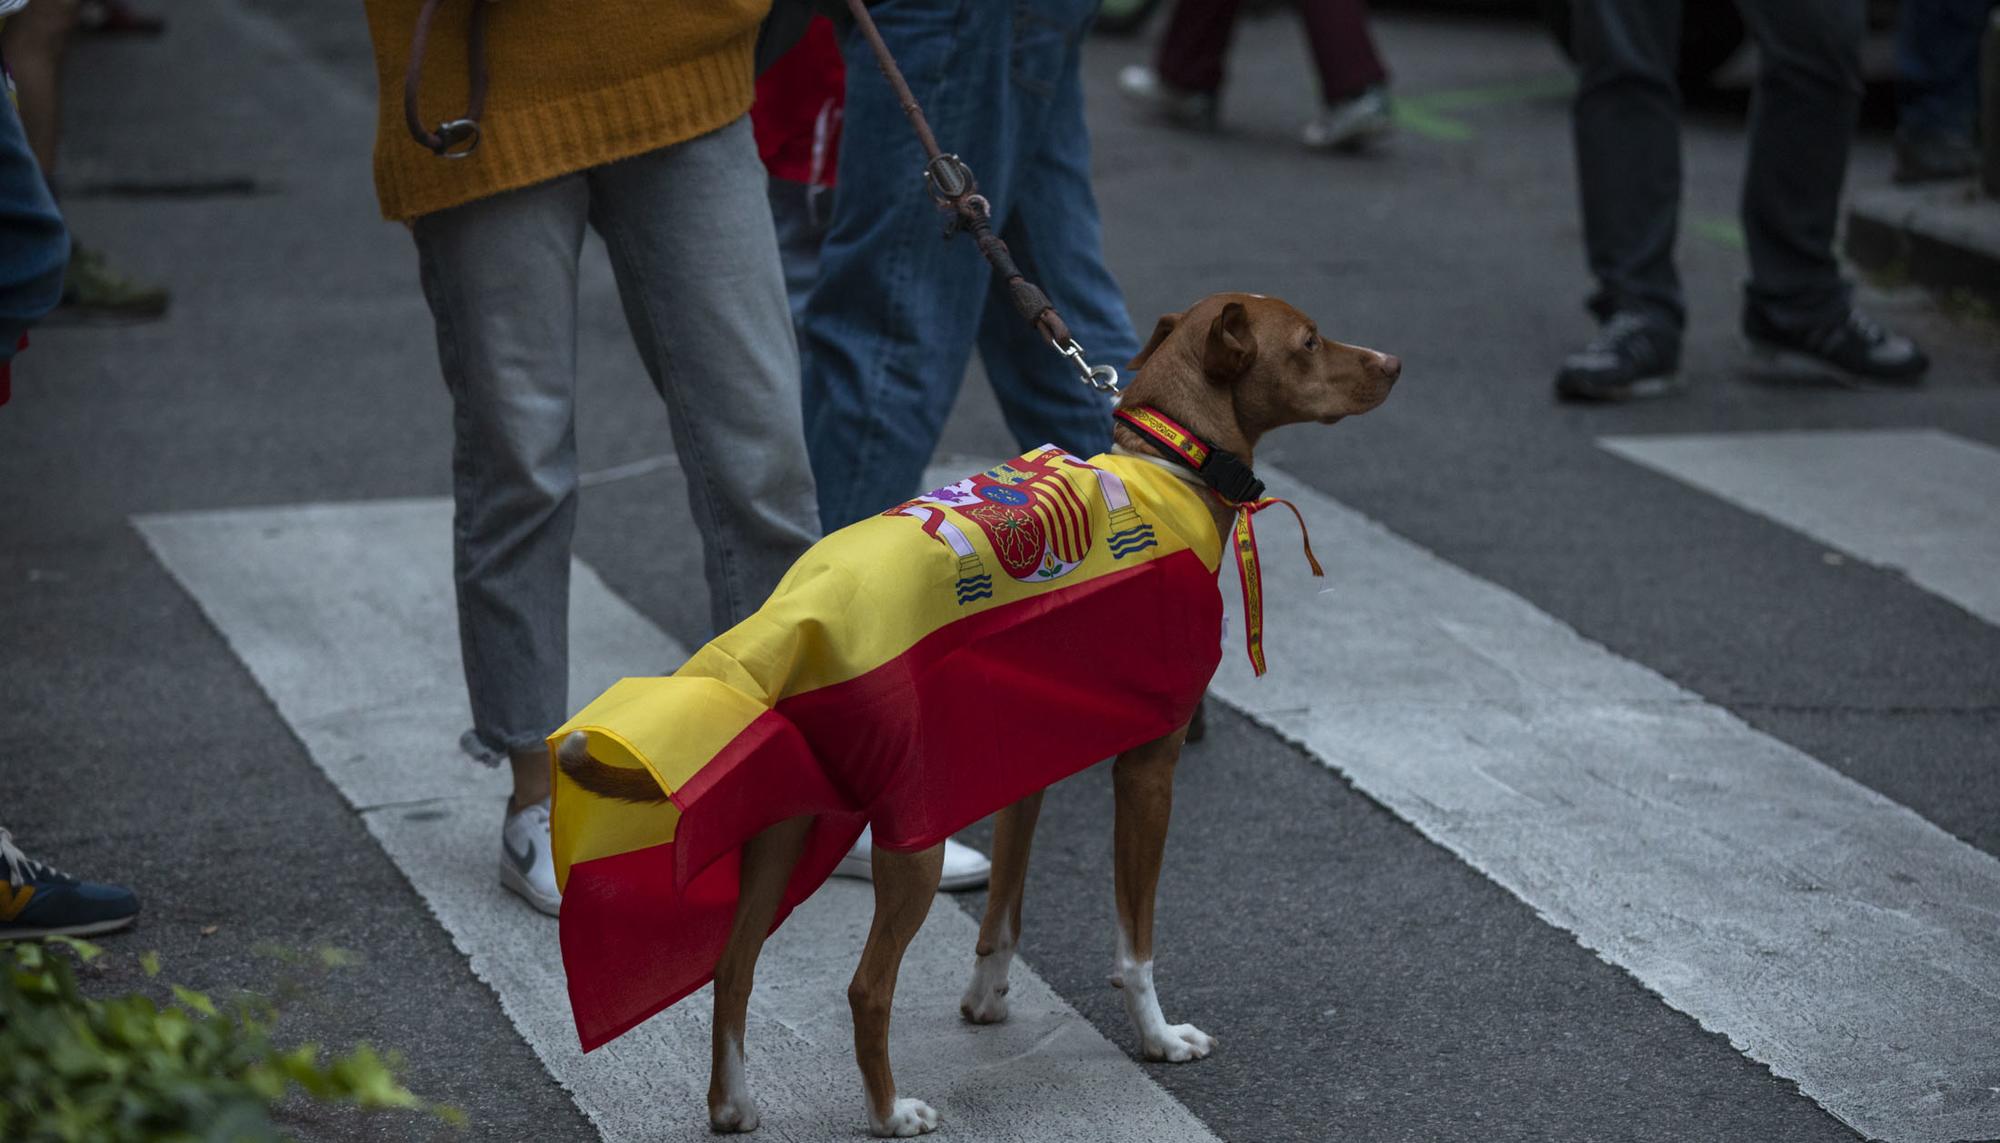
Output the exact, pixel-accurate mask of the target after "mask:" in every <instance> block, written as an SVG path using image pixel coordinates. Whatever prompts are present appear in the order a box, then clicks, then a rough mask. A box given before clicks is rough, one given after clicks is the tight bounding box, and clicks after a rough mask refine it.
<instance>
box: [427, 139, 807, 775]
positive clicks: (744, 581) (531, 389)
mask: <svg viewBox="0 0 2000 1143" xmlns="http://www.w3.org/2000/svg"><path fill="white" fill-rule="evenodd" d="M764 184H765V176H764V168H763V165H762V164H761V163H760V162H759V161H758V159H757V151H756V147H755V145H754V143H753V142H752V140H751V136H750V124H749V121H748V120H747V119H742V120H738V121H737V122H736V123H734V124H733V125H731V126H729V127H726V128H724V129H722V130H720V131H717V132H715V133H713V134H710V135H705V136H703V137H701V138H698V139H693V140H690V141H688V142H685V143H680V144H677V145H675V146H672V147H666V148H663V149H661V150H658V151H653V152H651V153H649V154H645V155H640V156H638V157H635V158H631V159H626V160H623V161H620V162H617V163H611V164H608V165H606V166H602V167H597V168H594V169H592V170H588V171H583V172H580V173H578V174H573V175H568V176H565V177H563V178H559V179H556V180H554V181H551V182H546V183H541V184H538V185H536V186H532V187H527V188H524V189H522V190H516V191H510V192H507V193H505V194H499V195H495V196H493V197H491V198H487V199H481V200H479V201H477V202H473V203H468V204H466V205H464V206H459V207H454V208H452V209H450V210H444V211H439V212H437V213H435V214H429V215H425V216H424V217H422V218H420V219H418V220H417V222H416V225H415V228H414V229H415V233H416V241H417V254H418V262H419V265H420V267H421V271H422V275H423V288H424V296H425V298H426V299H427V300H428V301H429V302H430V307H431V314H432V316H433V317H434V318H435V319H436V323H437V336H438V358H439V361H440V363H441V364H442V365H443V368H444V379H445V384H446V385H447V386H448V387H449V388H450V390H451V396H452V408H453V439H452V494H453V498H454V501H455V502H456V506H457V511H456V513H455V518H454V524H453V535H452V539H453V546H452V550H453V563H454V572H455V576H456V582H457V587H458V627H459V640H460V644H461V649H462V652H463V656H464V662H465V681H466V687H467V689H468V690H469V691H470V694H471V698H472V717H473V733H472V739H473V742H469V743H468V745H469V746H470V745H474V744H476V745H477V746H480V747H484V748H485V749H486V750H487V751H492V752H496V753H497V752H503V751H508V750H519V749H525V748H529V747H532V746H534V745H536V744H538V743H540V742H541V740H542V738H543V737H544V736H545V735H547V734H549V733H550V732H552V731H554V730H555V728H556V727H557V726H560V725H561V724H562V722H563V721H564V720H565V719H566V718H567V717H568V716H569V713H570V712H569V696H568V685H569V682H568V679H569V567H570V540H571V536H572V535H573V533H574V531H575V525H576V505H577V459H576V417H575V400H576V339H577V259H578V257H579V255H580V253H581V251H582V248H583V230H584V226H585V224H586V223H587V224H588V225H590V226H592V227H594V228H595V229H596V230H597V232H598V233H599V234H600V235H602V236H603V238H604V242H605V245H606V247H607V248H608V249H609V251H610V254H611V263H612V267H613V270H614V272H615V273H616V275H617V280H618V293H619V297H620V299H621V300H622V301H623V302H624V306H625V319H626V322H627V324H628V325H629V326H630V327H631V330H632V336H633V338H634V340H635V341H637V343H638V348H639V356H640V357H641V358H642V359H643V360H644V362H645V365H646V370H647V372H648V373H650V374H651V376H652V379H653V384H654V385H655V387H657V388H658V390H659V392H660V396H661V397H662V398H663V399H664V400H665V401H666V403H667V408H668V412H669V413H670V415H671V420H672V425H673V437H674V450H675V452H676V454H677V455H678V456H679V457H680V460H681V465H682V468H683V469H684V471H685V472H686V474H687V486H688V503H689V506H690V507H691V508H692V509H693V510H694V519H695V523H696V525H697V526H698V527H699V528H700V530H701V535H702V548H703V570H704V572H705V573H706V576H707V580H708V592H709V604H710V608H709V609H710V615H711V618H712V620H713V622H714V624H715V626H716V628H717V629H718V630H720V629H722V628H726V627H728V626H731V625H733V624H734V623H735V622H736V621H737V620H739V619H741V618H743V617H744V616H745V615H747V614H749V613H750V612H751V611H753V610H755V609H756V608H757V606H758V605H759V604H761V603H762V602H763V601H764V598H765V596H767V595H769V594H770V591H771V589H772V588H773V587H774V586H776V584H777V582H778V579H779V577H780V576H782V575H783V574H784V573H785V570H786V569H787V568H789V567H790V566H791V564H792V561H793V560H795V559H796V558H797V557H798V555H799V553H800V552H802V551H804V550H805V548H806V547H807V545H809V544H811V543H812V541H813V540H814V539H815V538H816V537H817V536H818V534H819V509H818V500H817V497H816V495H815V493H814V489H813V479H812V469H811V466H810V465H809V464H808V462H807V458H806V449H805V435H804V426H803V425H802V423H801V418H800V404H799V362H798V350H797V346H796V343H795V342H794V340H793V335H792V324H791V315H790V313H789V312H788V310H787V308H786V304H785V284H784V279H783V276H782V273H781V271H780V270H779V267H778V246H777V239H776V236H775V234H774V232H773V230H772V225H771V212H770V208H769V206H768V205H767V203H766V201H765V195H764ZM673 666H675V664H671V663H634V664H632V670H633V671H634V672H635V673H636V672H643V671H664V670H670V669H672V667H673Z"/></svg>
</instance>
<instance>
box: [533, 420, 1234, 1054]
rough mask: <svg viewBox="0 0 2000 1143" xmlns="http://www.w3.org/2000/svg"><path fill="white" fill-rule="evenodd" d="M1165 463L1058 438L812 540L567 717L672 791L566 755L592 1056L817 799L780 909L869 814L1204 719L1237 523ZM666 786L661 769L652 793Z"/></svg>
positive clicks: (564, 840)
mask: <svg viewBox="0 0 2000 1143" xmlns="http://www.w3.org/2000/svg"><path fill="white" fill-rule="evenodd" d="M1202 495H1203V494H1202V493H1201V492H1200V491H1199V490H1197V489H1195V488H1193V487H1191V486H1190V485H1189V484H1188V483H1187V482H1185V481H1184V480H1182V479H1180V478H1178V477H1177V476H1175V475H1174V474H1173V473H1171V472H1168V471H1166V470H1165V469H1163V468H1162V467H1160V466H1159V465H1156V464H1153V463H1150V462H1148V461H1145V460H1139V459H1133V458H1128V457H1123V456H1114V455H1103V456H1098V457H1095V458H1093V459H1092V460H1090V461H1088V462H1084V461H1081V460H1078V459H1077V458H1075V457H1073V456H1070V455H1069V454H1067V453H1065V452H1063V451H1062V450H1060V449H1057V448H1055V447H1053V446H1044V447H1042V448H1040V449H1037V450H1034V451H1033V452H1030V453H1028V454H1027V455H1025V456H1022V457H1019V458H1017V459H1015V460H1012V461H1009V462H1007V463H1006V464H1002V465H1000V466H998V467H996V468H993V469H990V470H988V471H986V472H984V473H981V474H979V475H976V476H971V477H968V478H966V479H964V480H961V481H959V482H958V483H956V484H952V485H948V486H946V487H944V488H940V489H937V490H936V491H933V492H930V493H928V494H926V495H923V496H919V497H917V498H916V499H914V500H911V501H909V502H908V503H906V504H902V505H899V506H897V507H896V508H893V509H891V510H889V511H888V512H885V513H883V514H882V515H880V516H876V517H872V518H870V519H867V520H863V521H861V522H860V523H857V524H855V525H853V526H851V527H848V528H844V529H842V530H840V531H838V532H835V533H833V534H831V535H829V536H827V537H826V538H825V539H823V540H821V541H820V542H819V543H817V544H815V545H814V546H813V547H812V548H811V549H810V550H808V551H807V552H806V553H805V555H804V556H802V557H801V558H800V559H799V562H798V563H797V564H795V565H793V567H792V569H791V571H790V572H788V573H787V574H786V576H785V578H784V579H783V580H782V581H781V582H780V583H779V584H778V587H777V590H776V591H775V592H773V593H772V595H771V598H770V599H769V600H768V601H767V602H766V603H765V604H764V606H763V607H762V608H761V609H759V610H758V611H757V612H756V613H755V614H753V615H751V616H750V617H749V618H747V619H745V620H744V621H743V622H741V623H739V624H737V625H736V626H735V627H733V628H731V629H730V630H729V631H727V632H725V633H723V634H722V635H720V636H718V637H717V638H716V639H715V640H714V641H713V642H711V643H709V644H708V645H707V646H705V647H703V648H701V650H699V651H697V652H696V653H695V654H694V656H693V657H692V658H690V659H689V660H688V662H687V664H686V665H685V666H683V667H681V669H680V670H679V671H677V672H675V673H674V674H673V675H672V676H669V677H666V678H632V679H625V680H623V681H621V682H619V683H618V684H616V685H615V686H613V687H612V688H611V689H610V690H608V691H606V692H605V693H604V694H603V695H601V696H599V697H598V698H597V699H596V701H594V702H592V703H591V704H590V705H589V706H587V707H585V708H584V709H583V710H582V712H580V713H579V714H577V716H576V717H575V718H573V719H571V720H570V721H569V723H568V724H567V725H565V726H564V727H563V728H562V729H561V730H559V731H557V732H556V734H555V735H553V736H552V737H551V738H550V740H549V742H550V750H551V756H552V759H553V756H554V752H555V749H556V747H557V746H558V744H560V743H561V742H562V741H563V740H564V739H565V738H566V737H567V736H568V735H569V734H570V733H571V732H573V731H579V730H580V731H583V732H584V733H585V734H586V735H587V737H588V744H589V751H590V754H591V756H592V757H593V758H595V759H597V760H598V761H599V762H602V763H605V764H607V765H609V766H611V767H613V768H615V769H619V770H625V771H630V772H631V776H632V777H634V778H636V777H638V776H639V775H644V776H645V777H646V778H649V779H650V780H651V781H652V782H655V783H657V784H658V786H659V788H660V789H661V790H663V791H664V792H665V793H666V794H667V795H668V800H666V801H660V802H652V803H648V804H636V803H634V802H631V801H626V800H616V799H611V798H606V797H600V796H598V795H596V794H594V793H592V792H590V791H589V790H586V789H584V788H583V787H581V786H579V785H577V784H576V782H575V781H574V780H572V779H571V778H570V777H569V775H567V774H566V773H564V772H563V771H562V769H561V768H560V767H558V768H557V769H556V792H555V805H554V813H553V835H554V847H555V859H556V877H557V880H558V882H559V883H560V884H561V886H562V890H563V905H562V950H563V964H564V966H565V968H566V969H567V972H568V976H569V990H570V1002H571V1006H572V1008H573V1009H574V1012H575V1016H576V1025H577V1032H578V1035H579V1037H580V1038H581V1040H582V1043H583V1047H584V1049H585V1050H589V1049H592V1048H595V1047H597V1046H599V1045H601V1044H603V1043H605V1042H607V1041H609V1040H611V1039H613V1038H615V1037H617V1036H619V1035H621V1034H623V1033H624V1032H626V1031H627V1030H629V1029H630V1028H632V1027H633V1026H634V1025H636V1024H638V1023H639V1022H640V1021H642V1020H645V1019H646V1018H647V1017H649V1016H651V1015H653V1014H654V1013H655V1012H658V1011H660V1010H661V1009H663V1008H665V1007H667V1006H669V1005H671V1004H673V1003H674V1002H676V1001H678V1000H680V999H681V998H682V997H684V996H686V995H688V994H689V993H690V992H693V991H694V990H696V989H698V988H700V987H701V986H702V985H703V984H705V983H707V982H708V980H709V979H710V976H711V974H712V973H713V970H714V968H715V964H716V960H717V958H718V957H719V956H720V954H721V952H722V949H723V947H724V945H725V944H726V943H727V941H728V937H729V929H730V924H731V921H732V919H733V915H734V910H735V904H736V888H737V849H738V847H739V846H741V845H742V843H743V842H744V841H745V840H747V839H748V838H750V837H752V836H753V835H755V834H756V833H757V832H758V831H760V830H762V829H763V828H764V827H766V826H769V825H771V824H773V823H775V822H778V821H782V820H785V819H787V818H792V817H797V816H801V815H811V816H813V817H814V819H815V820H814V824H813V827H812V829H811V831H810V833H809V835H808V838H807V840H806V845H805V852H804V855H803V856H802V858H801V859H800V861H799V864H798V866H797V868H796V869H795V870H794V872H793V875H792V880H791V883H790V884H789V886H788V887H787V889H786V893H785V899H784V903H783V905H782V906H781V908H780V910H779V913H778V921H777V922H776V923H780V924H781V923H783V920H784V918H785V916H786V915H787V914H789V913H790V911H791V909H792V908H793V907H794V906H795V905H797V904H798V903H799V902H800V901H803V900H804V899H805V898H806V897H808V896H810V895H811V894H812V892H813V891H814V890H815V889H817V888H818V887H819V886H820V884H821V883H822V882H824V881H825V880H826V878H827V877H828V876H829V875H830V874H831V873H832V871H833V868H834V866H835V865H837V864H838V863H839V861H840V858H841V856H842V855H843V854H845V853H846V852H847V850H848V848H849V846H851V845H852V844H853V842H854V841H855V839H856V838H857V837H858V836H859V835H860V832H861V829H862V827H863V826H864V825H865V824H868V823H870V822H872V823H873V825H874V842H875V844H876V845H880V846H885V847H887V848H889V849H892V850H915V849H922V848H924V847H927V846H930V845H933V844H935V843H937V842H939V841H941V840H943V839H944V838H945V837H946V836H948V835H949V834H951V833H952V832H953V831H955V830H958V829H961V828H963V827H965V826H966V825H969V824H971V823H972V822H974V821H977V820H979V819H980V818H982V817H985V816H986V815H987V814H990V813H992V812H994V811H995V810H998V809H1000V808H1002V807H1003V806H1006V805H1009V804H1011V803H1012V802H1014V801H1016V800H1018V799H1020V798H1021V797H1023V796H1025V795H1027V794H1029V793H1032V792H1034V791H1036V790H1039V789H1041V788H1043V787H1045V786H1047V785H1049V784H1050V783H1053V782H1056V781H1058V780H1060V779H1062V778H1065V777H1068V776H1069V775H1071V774H1074V773H1076V772H1078V771H1080V770H1083V769H1085V768H1087V767H1089V766H1090V765H1092V764H1093V763H1095V762H1098V761H1099V760H1101V759H1104V758H1107V757H1110V756H1111V755H1114V754H1116V753H1118V752H1119V751H1122V750H1125V749H1129V748H1131V747H1133V746H1137V745H1139V744H1141V743H1144V742H1148V741H1151V740H1152V739H1155V738H1158V737H1160V736H1161V735H1164V734H1167V733H1169V732H1171V731H1172V730H1174V729H1175V728H1176V727H1179V726H1180V725H1182V724H1183V723H1184V722H1186V721H1187V719H1188V717H1189V716H1190V715H1191V714H1192V713H1193V711H1194V708H1195V704H1196V703H1197V702H1199V701H1200V698H1201V693H1202V690H1203V688H1204V687H1205V686H1206V685H1207V684H1208V681H1209V678H1210V677H1211V676H1212V675H1213V674H1214V671H1215V667H1216V663H1217V661H1218V659H1219V657H1220V654H1221V646H1222V640H1221V626H1222V597H1221V592H1220V590H1219V589H1218V586H1217V582H1216V569H1217V567H1218V565H1219V561H1220V560H1221V558H1222V541H1221V537H1220V536H1218V534H1217V532H1216V528H1215V522H1214V519H1213V517H1212V516H1211V515H1210V513H1209V511H1208V509H1207V508H1206V507H1205V506H1204V504H1203V502H1202ZM648 789H650V787H648Z"/></svg>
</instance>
